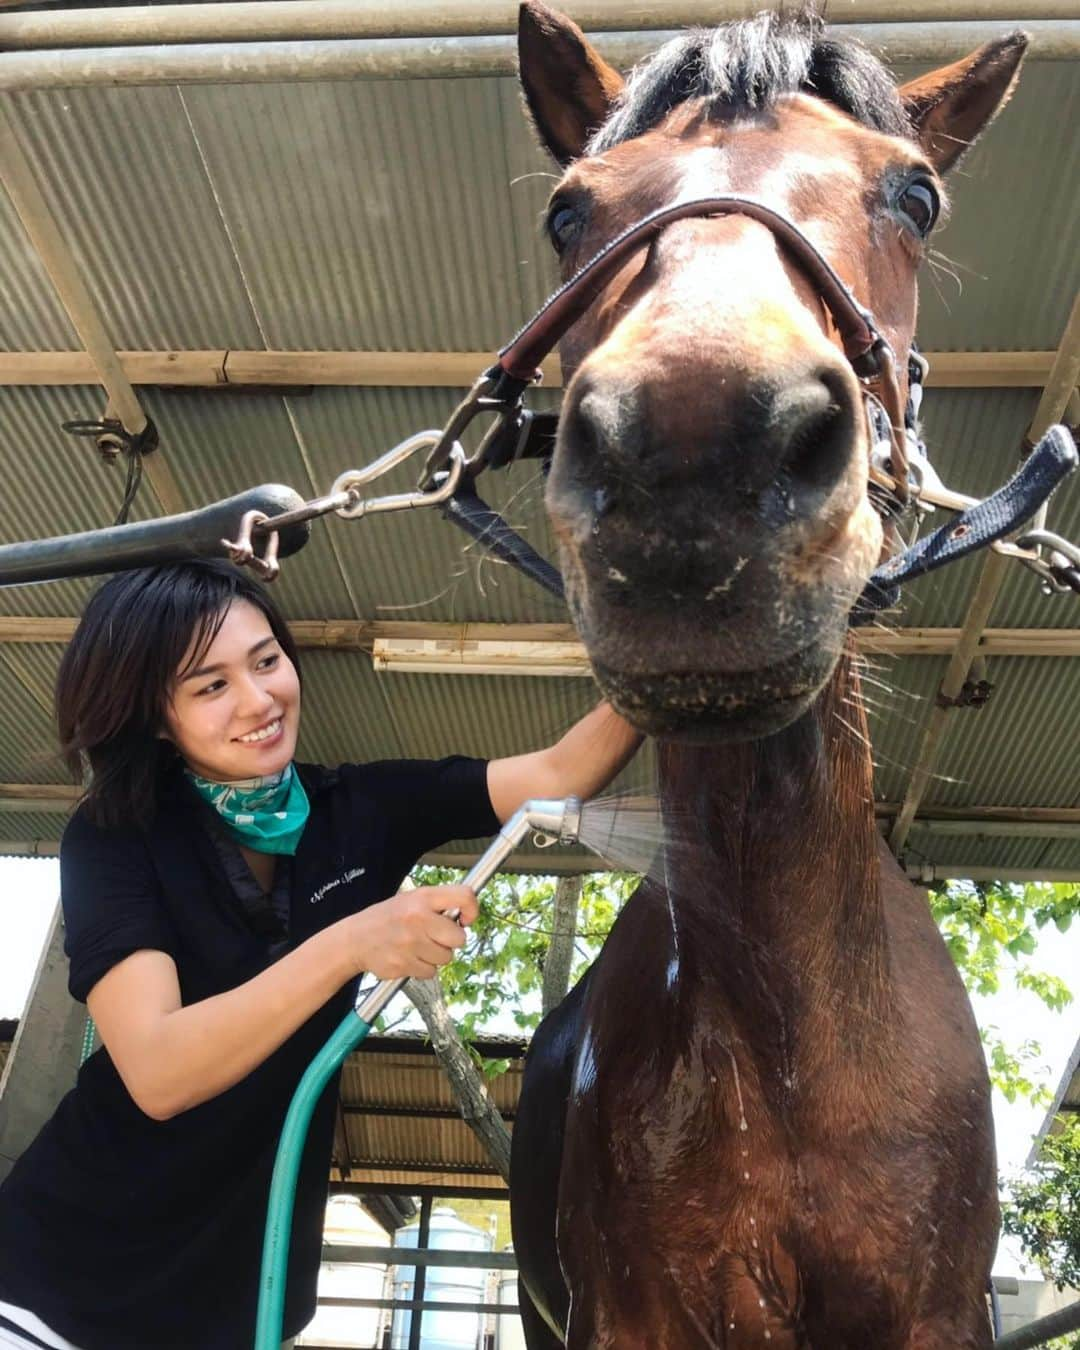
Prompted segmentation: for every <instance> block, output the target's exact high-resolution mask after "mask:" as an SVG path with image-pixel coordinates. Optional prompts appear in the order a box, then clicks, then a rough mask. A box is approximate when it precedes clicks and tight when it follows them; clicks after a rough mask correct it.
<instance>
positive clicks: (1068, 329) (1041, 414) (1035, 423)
mask: <svg viewBox="0 0 1080 1350" xmlns="http://www.w3.org/2000/svg"><path fill="white" fill-rule="evenodd" d="M1078 380H1080V293H1078V294H1077V296H1076V298H1075V300H1074V301H1073V307H1072V312H1071V314H1070V315H1069V319H1068V322H1067V323H1066V325H1065V332H1064V334H1063V335H1062V339H1061V344H1060V346H1059V347H1058V351H1057V356H1056V358H1055V360H1054V365H1053V368H1052V370H1051V371H1050V375H1049V377H1048V379H1047V381H1046V386H1045V388H1044V389H1043V394H1042V398H1041V399H1040V400H1039V406H1038V408H1037V409H1036V410H1035V416H1034V418H1033V420H1032V423H1031V426H1030V427H1029V429H1028V433H1027V436H1026V437H1025V442H1024V447H1023V448H1022V452H1021V458H1023V455H1025V454H1026V453H1027V452H1028V450H1029V449H1030V447H1031V446H1032V445H1034V444H1035V443H1036V442H1037V441H1038V440H1039V438H1040V437H1041V436H1042V435H1043V434H1044V433H1045V432H1046V430H1047V428H1048V427H1050V426H1051V425H1053V423H1054V422H1056V421H1057V420H1058V419H1059V418H1060V417H1061V415H1062V413H1063V412H1064V411H1065V408H1066V407H1067V405H1068V403H1069V400H1070V398H1071V397H1072V396H1073V394H1074V392H1075V390H1076V385H1077V381H1078ZM1007 567H1008V559H1007V558H1005V557H1003V556H1002V555H1001V554H1000V553H995V552H992V551H990V550H987V553H986V556H985V559H984V561H983V565H982V571H981V573H980V574H979V581H978V584H977V586H976V588H975V595H974V597H973V598H972V601H971V606H970V608H969V609H968V614H967V618H966V619H965V620H964V625H963V628H962V629H961V631H960V636H959V637H958V639H957V642H956V647H955V649H954V651H953V654H952V657H951V658H950V660H949V665H948V668H947V669H946V671H945V675H944V678H943V679H942V681H941V688H940V690H939V692H938V702H937V703H936V704H935V705H934V707H933V708H931V709H930V716H929V717H928V718H927V722H926V731H925V733H924V736H923V743H922V748H921V750H920V751H919V757H918V759H917V760H916V762H915V767H914V769H913V770H912V774H911V778H910V780H909V782H908V789H907V793H906V795H905V797H904V803H903V806H902V807H901V809H900V812H899V814H898V815H897V817H896V821H895V823H894V825H893V828H892V832H891V833H890V835H889V847H890V848H891V849H892V851H893V852H894V853H896V854H899V853H900V851H901V850H902V849H903V847H904V844H905V843H906V842H907V837H908V834H909V833H910V832H911V826H912V823H913V821H914V819H915V816H916V814H917V813H918V810H919V804H920V802H921V801H922V799H923V796H924V795H925V793H926V789H927V787H928V785H929V783H930V779H931V776H932V775H933V772H934V766H935V765H936V763H937V760H938V755H939V753H940V750H941V744H942V741H943V739H944V736H945V732H946V729H947V727H948V725H949V714H950V713H951V712H954V711H955V708H956V703H955V700H956V698H957V695H958V694H959V693H960V690H961V688H962V686H963V684H964V681H965V680H966V679H967V678H968V672H969V671H970V670H971V663H972V661H973V660H974V658H975V657H976V656H977V655H978V654H979V639H980V637H981V635H982V633H983V630H984V629H985V627H986V624H987V621H988V620H989V618H990V611H991V610H992V609H993V607H994V602H995V601H996V600H997V597H998V593H999V591H1000V590H1001V586H1002V582H1003V581H1004V579H1005V575H1006V569H1007Z"/></svg>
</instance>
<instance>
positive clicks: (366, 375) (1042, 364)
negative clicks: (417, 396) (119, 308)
mask: <svg viewBox="0 0 1080 1350" xmlns="http://www.w3.org/2000/svg"><path fill="white" fill-rule="evenodd" d="M283 2H285V0H283ZM2 59H3V58H2V57H0V61H2ZM924 355H925V356H926V359H927V360H928V361H929V363H930V376H929V378H928V380H927V385H928V386H929V387H930V388H934V389H1029V388H1042V387H1043V385H1045V383H1046V380H1047V377H1048V376H1049V374H1050V370H1051V368H1052V365H1053V361H1054V353H1053V352H925V353H924ZM116 357H117V360H118V361H119V365H120V370H121V372H122V374H123V376H124V378H125V379H126V380H127V381H128V383H129V384H130V385H146V384H149V385H158V386H163V387H166V388H168V387H173V386H176V387H180V388H192V389H223V388H228V389H230V390H235V389H236V387H237V386H238V385H239V386H243V387H245V388H251V387H259V386H264V385H265V386H266V387H267V388H269V389H274V388H279V387H282V386H285V387H290V388H291V387H295V386H297V385H300V386H308V385H320V386H321V385H326V386H340V385H345V386H352V385H357V386H375V387H380V388H427V389H431V388H453V389H467V388H468V387H469V386H470V385H471V384H472V383H473V381H474V380H475V379H476V376H477V374H478V373H479V372H480V371H481V370H483V369H485V368H486V367H487V366H488V365H490V364H491V359H492V358H491V353H490V352H344V351H337V352H324V351H230V350H228V349H225V348H222V349H218V350H208V351H167V352H117V353H116ZM543 370H544V385H545V387H547V388H553V389H558V388H561V387H562V370H561V369H560V366H559V359H558V357H557V356H551V357H549V358H548V359H547V360H546V361H545V362H544V365H543ZM97 379H98V371H97V368H96V366H95V364H94V359H93V357H92V356H90V355H89V353H87V352H62V351H60V352H56V351H54V352H0V385H82V384H94V383H96V381H97Z"/></svg>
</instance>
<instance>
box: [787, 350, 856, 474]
mask: <svg viewBox="0 0 1080 1350" xmlns="http://www.w3.org/2000/svg"><path fill="white" fill-rule="evenodd" d="M784 403H785V405H786V406H785V407H784V408H783V410H782V424H781V427H780V428H779V429H780V432H781V437H782V438H783V439H784V440H785V441H786V444H785V445H784V449H783V453H782V457H781V461H780V465H779V476H780V477H782V478H783V479H785V480H786V482H787V484H788V486H789V487H791V488H794V489H796V490H798V489H799V488H802V489H804V490H809V491H811V492H814V493H817V492H828V491H830V490H831V489H832V488H833V487H834V486H835V485H836V483H837V482H838V480H839V479H840V478H841V477H842V476H843V474H844V472H845V470H846V469H847V467H848V464H849V463H850V458H851V452H852V448H853V444H854V440H855V437H854V418H853V415H852V408H851V399H850V397H849V395H848V393H847V390H846V389H845V388H844V386H843V382H842V380H841V379H839V378H837V377H836V375H835V374H834V373H833V372H832V371H821V372H819V373H818V377H817V379H816V380H814V381H813V382H812V383H808V384H806V385H804V386H802V387H801V388H800V389H798V390H797V391H796V392H794V393H793V394H792V395H791V396H790V397H789V398H787V399H785V400H784Z"/></svg>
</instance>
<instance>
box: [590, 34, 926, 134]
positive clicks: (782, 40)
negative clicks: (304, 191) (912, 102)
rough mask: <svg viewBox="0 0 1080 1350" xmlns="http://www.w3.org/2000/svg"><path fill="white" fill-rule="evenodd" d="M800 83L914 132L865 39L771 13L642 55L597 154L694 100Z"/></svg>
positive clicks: (756, 104)
mask: <svg viewBox="0 0 1080 1350" xmlns="http://www.w3.org/2000/svg"><path fill="white" fill-rule="evenodd" d="M800 92H801V93H807V94H812V95H814V97H816V98H820V99H824V100H825V101H826V102H828V103H832V104H834V105H835V106H836V107H838V108H840V109H842V110H843V111H844V112H846V113H849V114H850V115H851V116H852V117H854V118H855V120H856V121H858V122H861V123H863V124H864V125H865V126H868V127H872V128H873V129H874V130H875V131H883V132H885V133H886V134H888V135H891V136H910V135H911V128H910V126H909V124H908V120H907V117H906V115H905V113H904V108H903V105H902V104H901V102H900V98H899V95H898V94H897V92H896V86H895V85H894V84H893V82H892V79H891V78H890V76H889V73H888V71H887V70H886V69H885V67H884V66H883V65H882V64H881V62H880V61H878V59H877V58H876V57H875V56H872V55H871V54H870V52H868V51H867V50H866V48H865V47H863V46H862V45H861V43H858V42H855V41H853V40H852V39H851V38H839V37H836V36H833V35H830V34H829V33H828V32H827V30H826V29H825V26H824V24H823V23H822V21H821V19H820V18H819V17H818V16H817V15H814V14H811V13H805V12H804V13H798V14H782V13H773V12H770V13H764V14H758V15H755V17H754V18H752V19H740V20H737V21H735V22H733V23H725V24H721V25H720V26H719V27H718V28H693V29H691V30H690V31H689V32H687V33H685V34H683V35H682V36H680V37H677V38H674V39H673V40H672V41H671V42H668V43H666V44H665V45H664V46H663V47H661V48H660V50H659V51H658V52H656V53H654V55H652V56H650V57H648V58H647V59H646V60H645V61H643V62H641V64H640V65H638V66H637V67H636V68H635V69H634V71H633V73H632V74H631V76H630V78H629V80H628V81H627V85H626V88H625V90H624V91H623V93H622V95H621V96H620V98H619V101H618V103H617V104H616V106H615V111H614V112H613V113H612V114H611V116H610V117H609V118H608V120H607V121H606V122H605V123H604V125H603V126H602V127H601V128H600V130H599V131H598V132H597V133H596V134H595V136H594V137H593V139H592V141H591V143H590V144H589V146H588V153H589V154H601V153H603V151H605V150H610V149H611V147H612V146H615V145H618V144H620V142H622V141H629V140H633V139H634V138H635V137H636V136H641V135H643V134H644V133H645V132H646V131H648V130H649V129H650V128H651V127H655V126H656V125H657V124H658V123H659V122H660V121H662V119H663V118H664V117H665V116H666V115H667V114H668V113H669V112H670V111H671V110H672V108H675V107H677V106H678V105H679V104H680V103H686V102H687V101H688V100H690V99H697V98H703V99H705V100H706V105H707V110H708V112H709V114H710V115H713V116H718V117H721V116H730V115H732V114H738V113H740V112H756V111H759V110H762V109H766V108H768V107H770V106H771V105H772V104H773V103H775V102H776V100H777V99H778V98H780V97H782V96H783V95H784V94H795V93H800Z"/></svg>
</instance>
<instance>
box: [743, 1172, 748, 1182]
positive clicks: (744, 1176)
mask: <svg viewBox="0 0 1080 1350" xmlns="http://www.w3.org/2000/svg"><path fill="white" fill-rule="evenodd" d="M743 1180H744V1181H749V1180H750V1173H749V1172H744V1173H743Z"/></svg>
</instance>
